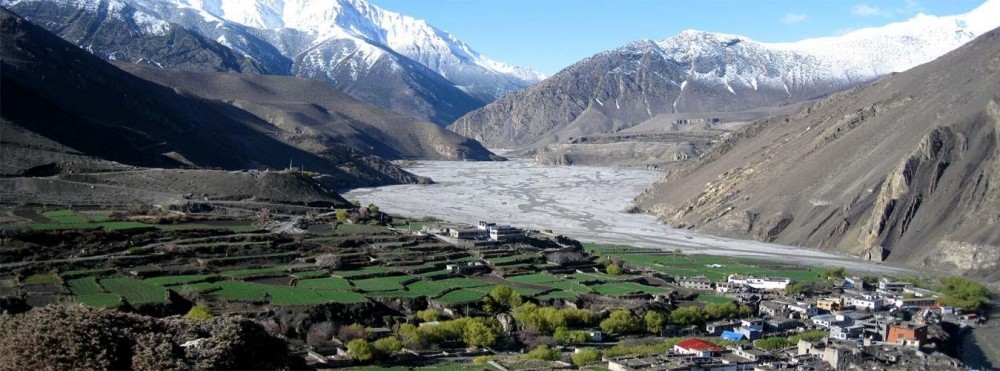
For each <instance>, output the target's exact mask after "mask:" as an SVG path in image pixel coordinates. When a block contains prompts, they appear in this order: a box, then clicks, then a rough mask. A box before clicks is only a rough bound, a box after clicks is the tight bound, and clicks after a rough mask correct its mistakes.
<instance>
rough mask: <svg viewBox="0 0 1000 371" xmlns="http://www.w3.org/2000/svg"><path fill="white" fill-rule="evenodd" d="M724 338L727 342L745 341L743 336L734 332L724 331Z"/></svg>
mask: <svg viewBox="0 0 1000 371" xmlns="http://www.w3.org/2000/svg"><path fill="white" fill-rule="evenodd" d="M722 338H723V339H726V340H743V334H741V333H738V332H733V331H723V332H722Z"/></svg>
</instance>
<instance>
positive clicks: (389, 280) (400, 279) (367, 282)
mask: <svg viewBox="0 0 1000 371" xmlns="http://www.w3.org/2000/svg"><path fill="white" fill-rule="evenodd" d="M413 279H414V278H413V277H411V276H390V277H379V278H368V279H363V280H355V281H351V282H352V283H353V284H354V287H356V288H358V289H359V290H361V291H365V292H374V291H398V290H404V289H405V287H404V286H403V283H404V282H407V281H412V280H413Z"/></svg>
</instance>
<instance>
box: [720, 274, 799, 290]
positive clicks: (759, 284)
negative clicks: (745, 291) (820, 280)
mask: <svg viewBox="0 0 1000 371" xmlns="http://www.w3.org/2000/svg"><path fill="white" fill-rule="evenodd" d="M726 281H727V282H731V283H736V284H741V285H745V286H749V287H753V288H755V289H757V290H763V291H775V290H784V289H785V287H787V286H788V285H789V284H791V283H792V280H791V279H790V278H782V277H756V276H743V275H738V274H731V275H729V277H728V278H727V280H726Z"/></svg>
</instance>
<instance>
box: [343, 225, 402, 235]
mask: <svg viewBox="0 0 1000 371" xmlns="http://www.w3.org/2000/svg"><path fill="white" fill-rule="evenodd" d="M334 232H335V233H339V234H379V233H386V232H389V228H386V227H385V226H381V225H366V224H337V229H335V230H334Z"/></svg>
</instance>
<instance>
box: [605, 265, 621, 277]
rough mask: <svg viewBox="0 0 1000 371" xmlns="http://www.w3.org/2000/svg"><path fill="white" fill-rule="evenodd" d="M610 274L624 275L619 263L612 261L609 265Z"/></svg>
mask: <svg viewBox="0 0 1000 371" xmlns="http://www.w3.org/2000/svg"><path fill="white" fill-rule="evenodd" d="M608 274H610V275H612V276H621V275H622V267H621V266H620V265H618V264H615V263H611V264H610V265H608Z"/></svg>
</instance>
